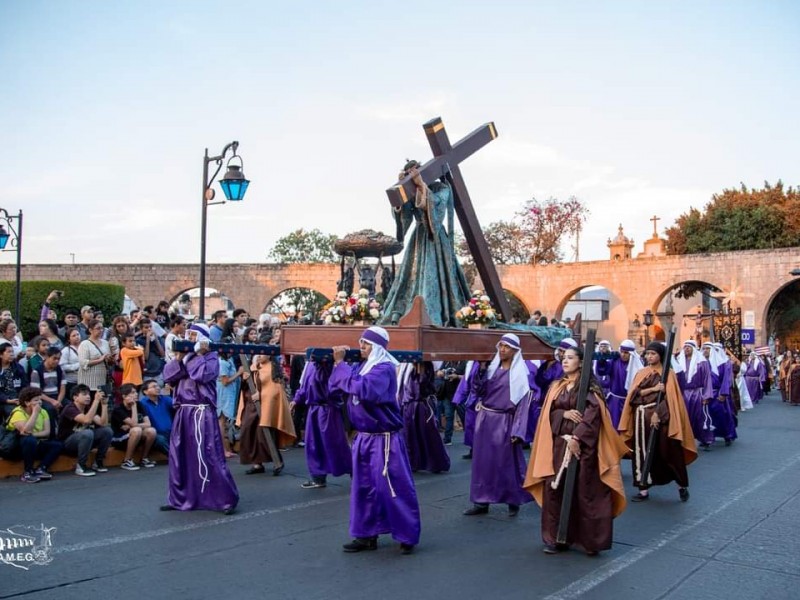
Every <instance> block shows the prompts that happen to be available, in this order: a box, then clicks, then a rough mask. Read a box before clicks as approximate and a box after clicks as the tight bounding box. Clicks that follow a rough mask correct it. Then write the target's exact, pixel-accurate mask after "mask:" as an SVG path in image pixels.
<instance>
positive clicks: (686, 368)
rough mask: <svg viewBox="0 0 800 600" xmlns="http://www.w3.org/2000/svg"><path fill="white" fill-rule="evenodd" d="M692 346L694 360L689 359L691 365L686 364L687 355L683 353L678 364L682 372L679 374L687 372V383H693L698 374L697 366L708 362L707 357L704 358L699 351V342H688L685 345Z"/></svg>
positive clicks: (679, 356)
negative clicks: (693, 378)
mask: <svg viewBox="0 0 800 600" xmlns="http://www.w3.org/2000/svg"><path fill="white" fill-rule="evenodd" d="M686 346H691V348H692V358H690V359H689V364H688V365H687V364H686V354H684V353H683V352H681V353H680V354H679V355H678V364H679V365H680V371H677V370H676V372H677V373H681V372H686V381H687V382H688V381H691V380H692V377H694V376H695V374H696V373H697V365H698V364H700V363H701V362H706V357H705V356H703V353H702V352H700V351H699V350H698V349H697V342H695V341H694V340H687V341H685V342H684V343H683V347H684V348H685V347H686Z"/></svg>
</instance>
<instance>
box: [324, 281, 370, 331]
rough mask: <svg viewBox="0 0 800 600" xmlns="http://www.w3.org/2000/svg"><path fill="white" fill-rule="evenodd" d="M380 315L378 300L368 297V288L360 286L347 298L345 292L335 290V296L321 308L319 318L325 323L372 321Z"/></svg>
mask: <svg viewBox="0 0 800 600" xmlns="http://www.w3.org/2000/svg"><path fill="white" fill-rule="evenodd" d="M380 316H381V305H380V302H378V301H377V300H376V299H375V298H370V295H369V290H365V289H363V288H362V289H360V290H358V292H357V293H355V294H353V295H352V296H350V297H349V298H348V297H347V293H346V292H337V294H336V298H334V299H333V301H332V302H330V303H328V304H327V305H325V307H324V308H323V310H322V315H321V318H322V321H323V322H324V323H325V324H326V325H330V324H334V323H335V324H343V323H352V322H353V321H367V322H369V323H374V322H375V321H377V320H378V319H379V318H380Z"/></svg>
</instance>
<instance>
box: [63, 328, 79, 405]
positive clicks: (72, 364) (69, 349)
mask: <svg viewBox="0 0 800 600" xmlns="http://www.w3.org/2000/svg"><path fill="white" fill-rule="evenodd" d="M64 339H65V340H66V341H67V344H66V346H64V349H63V350H62V351H61V360H60V361H58V366H59V367H61V371H62V372H63V373H64V380H65V381H66V382H67V390H66V393H65V394H64V403H67V402H69V399H70V398H71V397H72V394H71V392H72V388H73V387H74V386H76V385H78V371H80V368H81V360H80V357H79V356H78V347H79V346H80V345H81V334H80V332H79V331H78V328H77V327H71V328H69V329H67V332H66V337H65V338H64Z"/></svg>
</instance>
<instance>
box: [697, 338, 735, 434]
mask: <svg viewBox="0 0 800 600" xmlns="http://www.w3.org/2000/svg"><path fill="white" fill-rule="evenodd" d="M703 356H705V357H706V360H707V361H708V365H709V367H710V369H711V386H712V387H713V388H714V400H713V401H711V402H710V403H709V409H708V412H709V413H710V414H711V421H712V423H713V424H714V437H715V438H722V439H724V440H725V445H726V446H730V445H731V443H733V440H735V439H736V437H737V435H736V415H735V410H734V407H733V402H732V400H731V385H732V383H733V371H732V365H731V363H730V361H729V359H728V357H727V356H726V355H725V351H724V350H723V348H722V344H715V343H712V342H706V343H704V344H703Z"/></svg>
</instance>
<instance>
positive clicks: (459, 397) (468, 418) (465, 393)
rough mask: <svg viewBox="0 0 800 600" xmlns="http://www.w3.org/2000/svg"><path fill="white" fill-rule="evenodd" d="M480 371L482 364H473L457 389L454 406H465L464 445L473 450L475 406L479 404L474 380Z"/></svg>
mask: <svg viewBox="0 0 800 600" xmlns="http://www.w3.org/2000/svg"><path fill="white" fill-rule="evenodd" d="M479 369H480V364H479V363H478V362H477V361H475V362H474V363H472V369H471V370H470V372H469V373H465V374H464V377H462V378H461V381H460V382H459V384H458V387H457V388H456V393H455V394H454V395H453V404H455V405H459V404H462V405H463V406H464V445H465V446H469V447H470V448H472V438H473V436H474V435H475V418H476V416H477V414H476V412H475V405H476V404H477V403H478V400H477V398H475V394H473V393H472V385H471V382H472V378H473V377H474V376H475V374H476V373H477V372H478V370H479Z"/></svg>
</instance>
